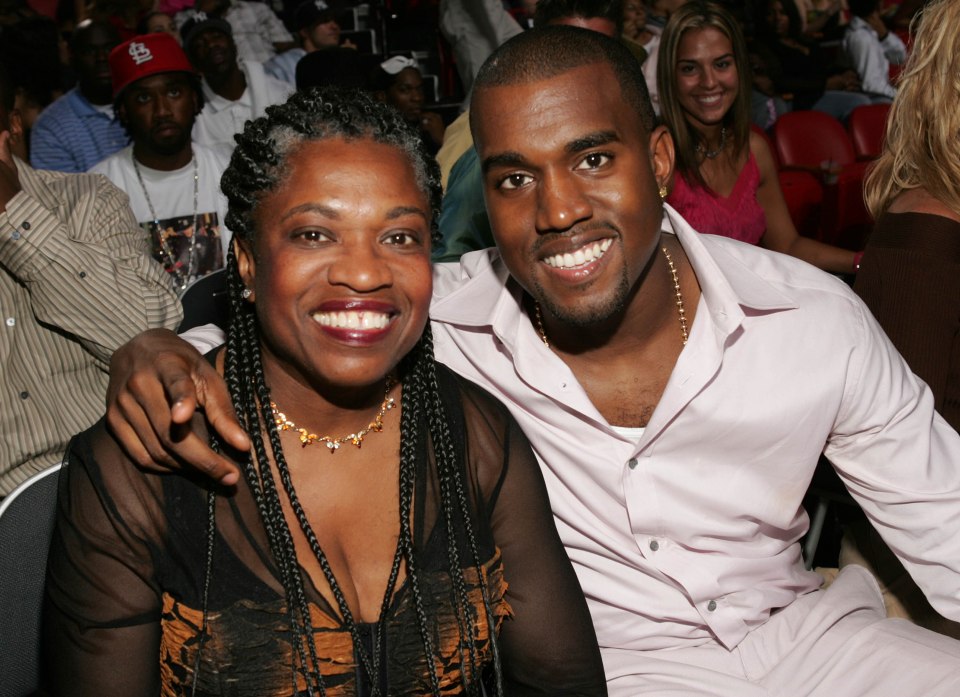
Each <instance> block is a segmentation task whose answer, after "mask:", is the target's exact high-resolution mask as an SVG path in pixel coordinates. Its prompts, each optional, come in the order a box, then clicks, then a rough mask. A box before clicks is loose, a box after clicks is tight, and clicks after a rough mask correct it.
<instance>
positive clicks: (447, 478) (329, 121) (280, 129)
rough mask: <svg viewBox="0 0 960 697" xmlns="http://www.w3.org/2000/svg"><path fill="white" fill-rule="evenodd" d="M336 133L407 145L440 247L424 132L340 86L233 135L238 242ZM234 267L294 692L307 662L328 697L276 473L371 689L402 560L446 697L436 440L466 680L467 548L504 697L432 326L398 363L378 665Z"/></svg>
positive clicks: (472, 640)
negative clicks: (436, 614) (328, 544)
mask: <svg viewBox="0 0 960 697" xmlns="http://www.w3.org/2000/svg"><path fill="white" fill-rule="evenodd" d="M330 137H341V138H345V139H348V140H351V139H358V138H370V139H372V140H374V141H375V142H379V143H385V144H388V145H391V146H394V147H396V148H398V149H399V150H401V151H402V152H403V153H404V154H405V155H406V156H407V159H408V160H409V162H410V163H411V165H412V167H413V170H414V176H415V180H416V183H417V185H418V187H419V188H420V189H421V190H422V191H424V192H425V193H426V194H427V195H428V197H429V199H430V204H431V208H432V218H433V225H432V231H433V235H434V241H435V242H436V241H437V239H438V238H439V231H438V230H437V227H436V218H437V215H438V213H439V204H440V196H441V191H440V185H439V170H438V167H437V165H436V163H435V161H433V160H432V159H431V158H429V157H427V156H426V155H425V153H424V151H423V149H422V144H421V142H420V140H419V138H418V136H417V135H416V134H414V133H413V132H412V131H410V130H409V129H408V127H407V126H406V124H404V123H403V120H402V118H401V117H400V116H399V115H398V114H397V113H395V112H393V111H392V110H390V109H389V108H387V107H385V106H383V105H382V104H378V103H376V102H374V101H373V100H371V99H370V98H369V97H366V96H364V95H359V94H357V93H352V92H345V91H341V90H336V89H328V90H311V91H308V92H303V93H298V94H296V95H294V96H293V97H291V98H290V100H289V101H288V102H287V103H286V104H283V105H277V106H273V107H269V108H268V109H267V116H266V117H263V118H260V119H257V120H255V121H253V122H251V123H248V124H247V127H246V128H245V130H244V132H243V134H241V135H240V136H238V137H237V143H238V145H237V148H236V149H235V151H234V154H233V157H232V159H231V163H230V167H229V168H228V169H227V171H226V172H225V173H224V177H223V180H222V188H223V191H224V193H226V195H227V197H228V199H229V201H230V207H229V212H228V213H227V217H226V221H225V222H226V224H227V225H228V226H229V227H230V229H231V230H232V231H233V233H234V235H235V237H236V238H237V239H239V240H244V241H246V242H252V240H253V239H254V238H255V236H256V225H255V223H254V219H253V214H254V211H255V209H256V206H257V204H258V202H259V201H260V199H261V198H262V197H263V196H264V195H266V194H267V193H269V192H271V191H273V190H275V189H276V188H277V187H279V186H280V185H281V183H282V181H283V178H284V176H285V163H286V160H287V157H288V156H289V155H290V153H291V152H293V150H294V149H295V148H297V147H298V146H299V144H300V143H302V142H304V141H309V140H322V139H325V138H330ZM228 270H229V273H228V279H229V282H230V305H231V314H232V320H231V330H230V335H229V338H228V342H227V354H226V361H225V377H226V380H227V384H228V387H229V389H230V393H231V397H232V398H233V402H234V407H235V408H236V410H237V413H238V414H239V415H240V418H241V419H242V421H243V424H244V426H245V428H246V430H247V432H248V433H249V434H250V437H251V442H252V443H253V457H252V458H249V457H248V458H246V460H245V462H244V466H243V471H244V476H245V477H246V479H247V481H248V483H249V485H250V488H251V491H252V495H253V498H254V502H255V504H256V506H257V510H258V512H259V513H260V516H261V518H262V519H263V524H264V529H265V531H266V534H267V538H268V542H269V545H270V551H271V554H272V555H273V558H274V563H275V564H276V566H277V572H278V576H279V578H280V582H281V585H282V587H283V590H284V595H285V597H286V601H287V602H286V605H287V613H288V616H289V621H290V626H291V633H292V640H293V643H294V644H295V652H296V660H295V665H293V666H291V671H292V677H293V680H294V688H295V691H296V680H297V665H296V664H299V666H300V671H301V672H302V675H303V677H304V679H305V681H306V685H307V691H308V694H310V695H313V694H314V690H313V687H312V685H316V686H317V687H318V689H319V691H320V693H321V694H326V691H325V688H324V683H323V679H322V674H321V671H320V664H319V660H318V658H317V652H316V644H315V638H314V631H313V629H312V624H311V619H310V612H309V604H308V602H307V600H306V594H305V589H304V586H303V579H302V577H301V574H300V568H299V564H298V562H297V557H296V549H295V546H294V543H293V537H292V533H291V531H290V527H289V526H288V524H287V521H286V517H285V516H284V513H283V508H282V505H281V501H280V494H279V488H278V486H277V485H276V482H275V479H274V472H273V467H274V466H275V467H276V468H277V471H276V476H278V477H279V478H280V482H281V485H282V488H283V490H284V493H285V495H286V496H287V499H288V501H289V503H290V505H291V508H292V509H293V512H294V515H295V517H296V518H297V521H298V523H299V525H300V527H301V530H302V531H303V534H304V536H305V538H306V540H307V542H308V544H309V546H310V548H311V550H312V551H313V553H314V555H315V556H316V558H317V560H318V563H319V564H320V567H321V569H322V570H323V573H324V576H325V577H326V580H327V582H328V584H329V586H330V589H331V592H332V593H333V595H334V597H335V599H336V601H337V605H338V606H339V609H340V611H341V615H342V617H343V620H344V624H345V625H346V627H347V628H348V630H349V632H350V635H351V639H352V642H353V644H354V650H355V654H356V657H357V659H358V661H359V662H360V663H361V664H362V665H363V667H364V669H365V670H366V671H367V672H368V674H369V675H370V678H371V682H372V684H373V686H374V690H375V691H379V684H380V683H379V675H378V674H376V671H375V667H376V666H375V664H376V659H377V656H378V651H379V645H380V641H379V637H380V636H381V635H380V632H382V631H384V629H385V627H386V623H385V620H386V618H387V615H388V612H389V606H390V599H391V597H392V595H393V592H394V589H395V586H396V582H397V579H398V577H399V573H400V564H401V563H404V564H406V570H407V578H408V580H409V584H410V589H411V593H412V596H413V605H414V610H415V614H416V618H417V625H418V630H419V633H420V637H421V642H422V644H423V649H424V655H425V657H426V665H427V669H428V674H429V680H430V688H431V693H432V694H433V695H434V697H440V695H441V691H440V685H439V676H438V674H437V669H436V663H435V652H434V645H433V640H432V638H431V636H432V628H433V626H434V622H433V621H432V618H431V616H430V614H429V613H428V612H427V609H426V607H425V603H424V598H423V593H422V588H421V585H422V584H421V581H420V578H419V571H420V569H419V564H418V553H417V551H416V544H415V541H414V531H413V529H412V525H411V521H412V520H413V514H412V508H413V500H414V492H415V490H416V488H417V481H418V479H417V477H418V474H417V472H418V469H417V463H418V461H419V460H420V458H421V457H422V455H421V453H422V452H423V450H422V448H423V447H424V446H425V444H426V443H427V437H429V439H430V440H429V442H430V444H431V445H432V448H433V456H434V461H435V467H436V473H437V478H438V484H439V497H440V502H439V505H440V509H441V510H440V512H439V514H440V515H439V517H438V523H439V520H440V518H442V520H443V525H444V532H445V534H446V539H447V544H446V547H447V558H448V566H449V567H450V568H449V576H450V579H451V583H452V586H453V590H452V593H451V598H450V599H451V603H452V609H453V611H454V615H455V617H456V621H457V626H458V633H459V649H460V651H459V655H460V656H461V672H462V675H463V680H464V684H465V685H466V686H469V693H470V694H474V695H479V694H481V682H482V681H481V670H480V659H479V650H478V647H477V643H476V635H477V623H476V611H475V609H474V607H473V606H472V605H471V603H470V600H469V594H468V591H467V586H466V581H465V577H464V573H463V568H462V564H461V557H462V553H463V552H464V551H465V552H466V554H467V556H469V557H470V559H471V561H472V565H473V566H474V568H475V570H476V573H477V577H478V582H479V587H480V591H481V595H482V598H483V605H484V611H485V613H486V616H487V620H488V622H487V624H488V628H489V641H490V645H491V650H492V655H493V662H494V666H493V667H494V672H495V675H496V682H497V695H502V694H503V690H502V678H501V668H500V660H499V650H498V646H497V640H496V622H495V620H494V618H493V612H492V610H491V608H490V603H489V597H488V595H489V594H488V591H487V588H486V582H485V579H484V574H483V566H482V564H481V561H480V555H479V551H478V547H477V541H476V536H475V534H474V530H473V525H472V522H471V515H470V510H471V508H470V507H469V505H468V497H467V495H466V490H465V482H464V472H465V470H464V465H463V463H462V462H461V461H460V453H459V451H458V450H457V448H456V446H455V444H454V439H453V438H452V435H451V432H450V425H449V422H448V420H447V414H446V411H445V410H444V407H443V404H442V403H441V399H440V394H439V385H438V381H437V374H436V366H435V363H434V359H433V343H432V339H431V336H430V333H429V327H428V328H427V330H426V332H425V333H424V336H423V337H422V338H421V340H420V342H419V343H418V344H417V346H416V347H415V349H414V350H413V351H411V353H410V355H409V356H407V358H406V359H404V360H403V362H402V365H401V367H400V373H401V375H400V377H401V384H402V396H401V406H402V414H401V442H400V469H399V511H400V521H399V522H400V533H399V539H398V545H397V549H398V553H397V555H396V556H395V558H394V561H393V564H392V566H391V570H390V575H389V580H388V585H387V589H386V592H385V594H384V599H383V604H382V606H381V611H380V623H379V624H378V626H377V632H378V633H377V635H376V642H375V646H374V652H375V653H374V656H373V659H374V660H373V664H374V665H371V661H370V660H369V659H368V657H367V651H366V650H365V647H364V646H363V643H362V641H361V638H360V636H359V631H358V628H357V626H356V623H355V622H354V621H353V617H352V615H351V614H350V610H349V607H348V606H347V603H346V601H345V598H344V597H343V594H342V592H341V590H340V587H339V585H338V584H337V581H336V579H335V578H334V576H333V572H332V569H331V568H330V565H329V562H328V561H327V559H326V555H325V554H324V552H323V550H322V549H321V547H320V545H319V541H318V539H317V536H316V535H315V534H314V531H313V530H312V528H311V526H310V523H309V520H308V519H307V516H306V513H305V511H304V510H303V508H302V505H301V503H300V501H299V499H298V497H297V495H296V491H295V488H294V486H293V481H292V478H291V476H290V471H289V467H288V466H287V462H286V458H285V457H284V454H283V448H282V445H281V443H280V438H279V432H278V430H277V428H276V425H275V424H274V422H273V419H272V415H271V413H270V409H269V404H270V391H269V388H268V386H267V384H266V381H265V380H264V374H263V366H262V362H261V354H260V336H259V329H258V323H257V319H256V315H255V308H254V307H253V306H252V305H251V304H250V303H247V302H245V301H244V300H243V299H242V298H241V291H242V290H243V287H242V281H241V279H240V277H239V272H238V269H237V262H236V257H235V255H234V254H233V252H232V250H231V254H230V255H229V257H228ZM424 427H426V432H424ZM264 430H266V432H267V438H268V440H269V444H270V451H269V452H268V450H267V445H266V443H265V441H264V438H263V431H264ZM461 529H462V531H463V535H464V536H465V537H466V541H467V546H468V549H467V550H461V549H460V547H461V544H460V543H459V542H458V540H460V539H461V534H460V532H459V531H460V530H461ZM305 646H306V648H304V647H305ZM307 654H309V656H308V655H307Z"/></svg>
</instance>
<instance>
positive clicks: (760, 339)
mask: <svg viewBox="0 0 960 697" xmlns="http://www.w3.org/2000/svg"><path fill="white" fill-rule="evenodd" d="M504 105H508V107H509V108H505V106H504ZM471 125H472V128H473V132H474V138H475V143H476V148H477V152H478V155H479V158H480V162H481V165H482V169H483V184H484V195H485V198H486V204H487V208H488V210H489V214H490V222H491V226H492V229H493V233H494V236H495V238H496V241H497V246H498V250H487V251H481V252H475V253H472V254H468V255H466V256H465V257H463V259H462V261H461V263H460V264H445V265H440V266H439V267H438V268H436V269H435V272H434V298H433V305H432V307H431V313H430V314H431V319H432V326H433V331H434V346H435V351H436V355H437V358H438V359H439V360H441V361H443V362H444V363H446V364H447V365H449V366H450V367H451V368H453V369H454V370H455V371H457V372H458V373H460V374H462V375H463V376H465V377H466V378H468V379H471V380H473V381H475V382H477V383H478V384H480V385H482V386H483V387H485V388H486V389H487V390H489V391H490V392H491V393H492V394H494V395H495V396H497V397H498V398H499V399H500V400H501V401H503V403H504V404H506V405H507V407H508V408H509V409H510V411H511V413H512V414H513V415H514V417H515V418H516V419H517V420H518V422H519V423H520V425H521V426H522V427H523V430H524V432H525V434H526V435H527V437H528V438H529V440H530V443H531V445H532V446H533V448H534V450H535V452H536V454H537V457H538V459H539V461H540V464H541V468H542V470H543V474H544V479H545V481H546V483H547V488H548V491H549V495H550V504H551V507H552V509H553V513H554V518H555V522H556V524H557V528H558V531H559V533H560V537H561V539H562V540H563V543H564V546H565V548H566V551H567V553H568V555H569V556H570V559H571V561H572V562H573V565H574V568H575V570H576V571H577V575H578V577H579V580H580V584H581V587H582V588H583V591H584V593H585V595H586V596H587V600H588V603H589V606H590V611H591V615H592V618H593V622H594V626H595V628H596V632H597V638H598V640H599V643H600V649H601V653H602V655H603V661H604V668H605V671H606V677H607V685H608V688H609V691H610V694H611V695H614V696H616V697H636V696H637V695H644V694H651V695H665V694H677V695H684V696H685V697H689V696H691V695H693V696H702V697H770V696H772V695H790V696H800V695H806V696H810V697H835V696H836V695H843V696H844V697H867V696H869V697H902V696H904V695H915V696H917V697H920V696H921V695H922V696H923V697H929V696H931V695H937V696H938V697H948V696H951V697H952V696H954V695H956V694H958V690H960V643H958V642H956V641H954V640H951V639H947V638H945V637H942V636H940V635H937V634H933V633H931V632H928V631H927V630H924V629H921V628H918V627H916V626H914V625H912V624H909V623H906V622H903V621H900V620H888V619H887V618H886V616H885V612H884V607H883V601H882V599H881V597H880V594H879V591H878V588H877V584H876V581H875V580H874V579H873V578H872V577H871V576H870V575H869V574H868V573H867V572H866V571H865V570H864V569H862V568H860V567H848V568H846V569H844V570H843V571H842V572H841V573H840V575H839V577H838V578H837V579H836V580H835V581H834V582H833V584H832V585H830V586H829V587H828V588H827V589H825V590H824V589H821V588H820V586H821V584H822V581H823V579H822V578H821V577H820V576H819V575H817V574H816V573H813V572H810V571H806V570H805V569H804V566H803V561H802V559H801V556H800V545H799V543H798V540H799V539H800V538H801V536H802V535H803V534H804V533H805V532H806V531H807V529H808V527H809V520H808V518H807V515H806V514H805V513H804V511H803V508H802V505H801V504H802V500H803V497H804V494H805V493H806V490H807V487H808V486H809V483H810V479H811V477H812V475H813V472H814V469H815V467H816V464H817V461H818V459H819V456H820V453H821V452H825V453H826V454H827V456H828V457H829V458H830V460H831V461H832V462H833V464H834V466H835V467H836V469H837V471H838V472H839V473H840V475H841V477H842V478H843V480H844V481H845V483H846V484H847V487H848V488H849V490H850V492H851V493H852V494H853V496H854V497H855V498H856V499H857V501H858V502H859V503H860V505H861V506H862V507H863V508H864V510H865V511H866V512H867V515H868V517H869V518H870V519H871V520H872V521H874V523H875V524H876V526H877V527H878V529H879V530H880V531H881V533H882V534H883V537H884V539H885V540H886V542H887V543H888V544H889V545H890V547H891V548H892V549H893V550H894V551H895V552H896V553H897V555H898V556H899V557H900V559H901V560H902V561H903V562H904V565H905V566H906V567H907V569H908V570H909V571H910V573H911V574H912V575H913V576H914V578H915V579H916V580H917V582H918V584H919V585H920V587H921V588H922V589H923V590H924V592H925V593H926V594H927V597H928V599H929V600H930V601H931V603H932V604H933V605H934V606H935V607H936V608H937V609H938V610H939V611H940V612H941V613H943V614H944V615H945V616H947V617H951V618H953V619H960V530H958V526H960V467H957V463H958V462H960V436H958V434H957V433H956V432H955V431H953V430H952V429H951V428H950V427H949V426H948V425H947V424H946V423H945V422H944V421H943V419H942V418H941V417H940V416H939V415H937V414H936V413H935V412H934V409H933V399H932V396H931V394H930V391H929V389H928V388H927V387H926V385H924V384H923V383H922V382H921V381H920V380H918V379H917V378H916V377H915V376H914V375H913V374H912V373H910V371H909V369H908V368H907V366H906V364H905V363H904V361H903V359H902V358H901V357H900V356H899V354H898V353H897V352H896V350H895V349H894V348H893V347H892V345H891V344H890V341H889V340H888V339H887V338H886V336H885V335H884V334H883V332H882V331H881V330H880V329H879V327H878V326H877V324H876V322H875V321H874V319H873V318H872V316H871V315H870V313H869V312H868V311H867V310H866V309H865V307H864V306H863V304H862V303H861V302H860V301H859V300H858V299H857V298H856V296H854V295H853V294H852V293H851V291H850V289H849V288H847V287H846V286H845V285H844V284H843V283H842V282H840V281H838V280H837V279H835V278H833V277H831V276H828V275H826V274H824V273H822V272H820V271H819V270H817V269H815V268H813V267H811V266H809V265H807V264H805V263H803V262H801V261H799V260H796V259H793V258H791V257H787V256H784V255H780V254H775V253H771V252H768V251H765V250H762V249H759V248H757V247H754V246H752V245H744V244H741V243H738V242H736V241H733V240H729V239H726V238H721V237H717V236H712V235H700V234H699V233H697V232H696V231H695V230H693V229H692V228H690V226H689V225H687V224H686V223H685V222H684V221H683V219H682V218H680V217H679V216H678V215H677V214H676V213H675V212H674V211H673V210H672V209H671V208H669V206H665V205H664V204H663V203H662V201H661V199H662V198H663V196H664V195H665V194H666V185H667V183H668V181H669V179H670V177H671V176H672V169H673V144H672V141H671V139H670V137H669V135H668V133H667V132H666V131H665V129H664V128H663V127H654V119H653V113H652V108H651V106H650V102H649V99H648V97H647V94H646V89H645V85H644V78H643V73H642V71H641V68H640V66H639V64H638V63H637V62H636V60H635V59H634V58H633V57H632V56H631V55H630V54H629V52H628V50H627V49H625V48H624V47H622V46H621V45H620V44H618V43H617V42H615V41H612V40H610V39H608V38H606V37H603V36H602V35H600V34H598V33H596V32H589V31H583V30H580V29H575V28H570V27H547V28H543V29H535V30H533V31H531V32H526V33H524V34H522V35H520V36H518V37H516V38H514V39H512V40H511V41H509V42H507V43H506V44H504V45H503V46H502V47H501V48H500V49H498V50H497V51H496V52H495V53H494V54H493V55H492V56H491V58H490V59H489V60H488V61H487V63H485V65H484V67H483V68H482V69H481V71H480V73H479V74H478V76H477V80H476V83H475V87H474V96H473V102H472V107H471ZM121 352H122V353H121V355H118V357H117V358H116V359H115V361H114V368H115V373H116V374H115V375H114V383H113V393H114V395H115V397H114V398H113V399H112V400H111V402H112V404H111V410H110V417H109V418H110V421H111V424H112V425H113V426H114V432H115V433H117V434H118V435H119V437H121V438H123V440H124V443H125V445H126V446H127V448H128V450H129V451H130V453H131V454H132V456H133V457H134V458H135V459H137V460H138V461H140V462H141V463H142V464H144V465H151V464H152V463H157V462H164V463H168V464H171V465H172V466H176V460H175V459H174V458H173V457H172V456H171V455H170V453H175V454H176V455H178V456H180V457H181V458H183V459H185V460H187V461H189V462H192V463H194V464H195V465H196V466H197V467H198V468H200V469H202V470H204V471H206V472H208V473H210V474H212V475H213V476H216V477H218V478H220V477H221V476H224V475H225V476H227V480H226V481H228V482H229V481H230V480H231V479H232V478H235V477H236V476H237V472H236V470H235V468H232V467H231V466H230V465H228V464H227V463H226V462H225V461H224V460H223V459H218V458H217V456H216V455H215V454H214V453H213V452H212V451H211V450H210V449H209V448H208V447H207V445H206V442H205V440H204V439H201V438H199V437H198V436H197V434H190V435H188V436H185V437H178V438H177V439H173V438H171V436H170V434H171V432H172V431H173V430H176V431H177V432H178V434H179V435H181V436H182V435H183V433H182V431H180V429H179V428H178V429H171V421H176V422H177V423H181V424H182V423H185V422H186V421H188V420H189V419H190V417H191V416H192V413H193V409H194V406H195V404H196V400H197V398H198V397H199V398H200V399H201V400H202V401H203V402H204V405H205V408H206V415H207V418H208V419H209V420H210V421H211V423H214V424H216V428H217V430H218V431H219V432H220V433H221V434H222V435H223V436H224V437H225V439H226V440H227V442H230V443H231V444H233V445H234V446H235V447H238V448H244V449H245V448H246V447H248V443H247V441H246V437H245V435H244V434H243V432H242V430H241V429H240V427H239V425H237V424H236V423H235V422H234V421H233V420H232V418H231V410H230V408H229V398H228V397H227V394H226V390H225V388H224V387H223V385H222V382H220V381H219V380H217V378H216V377H215V372H214V371H213V369H212V368H211V367H210V366H209V364H207V363H205V361H204V360H203V358H202V357H201V356H199V354H197V353H196V352H195V351H193V350H192V349H189V347H186V346H185V345H184V344H183V342H180V341H179V340H176V339H174V338H172V337H170V336H169V334H168V335H166V336H158V335H156V334H154V335H151V336H150V337H149V338H143V339H139V340H137V341H136V342H134V343H133V344H131V345H130V346H129V347H127V348H124V349H121ZM150 378H152V379H150ZM117 395H119V396H117ZM171 405H172V408H171ZM134 430H137V431H138V433H137V435H136V436H134V435H133V431H134ZM181 461H182V460H181Z"/></svg>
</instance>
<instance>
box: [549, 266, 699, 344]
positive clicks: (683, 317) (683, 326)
mask: <svg viewBox="0 0 960 697" xmlns="http://www.w3.org/2000/svg"><path fill="white" fill-rule="evenodd" d="M660 251H661V252H663V256H665V257H666V258H667V266H668V267H670V275H671V276H672V277H673V291H674V294H675V295H676V297H677V314H678V315H679V317H680V333H681V334H682V335H683V345H684V346H686V345H687V339H689V338H690V334H689V332H688V331H687V311H686V308H685V307H684V306H683V293H682V292H681V291H680V275H679V274H678V273H677V267H676V265H675V264H674V263H673V257H672V256H670V252H668V251H667V248H666V247H661V248H660ZM533 311H534V314H535V316H536V317H535V318H536V320H537V332H538V333H539V334H540V340H541V341H543V345H544V346H546V347H547V348H550V342H549V341H548V340H547V332H546V330H545V329H544V328H543V315H542V314H541V313H540V303H536V302H535V303H534V304H533Z"/></svg>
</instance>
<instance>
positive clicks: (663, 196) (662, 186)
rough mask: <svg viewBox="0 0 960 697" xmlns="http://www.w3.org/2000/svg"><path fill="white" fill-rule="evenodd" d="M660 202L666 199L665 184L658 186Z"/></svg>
mask: <svg viewBox="0 0 960 697" xmlns="http://www.w3.org/2000/svg"><path fill="white" fill-rule="evenodd" d="M659 193H660V200H661V201H663V200H664V199H665V198H666V197H667V187H666V185H665V184H661V185H660V191H659Z"/></svg>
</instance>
